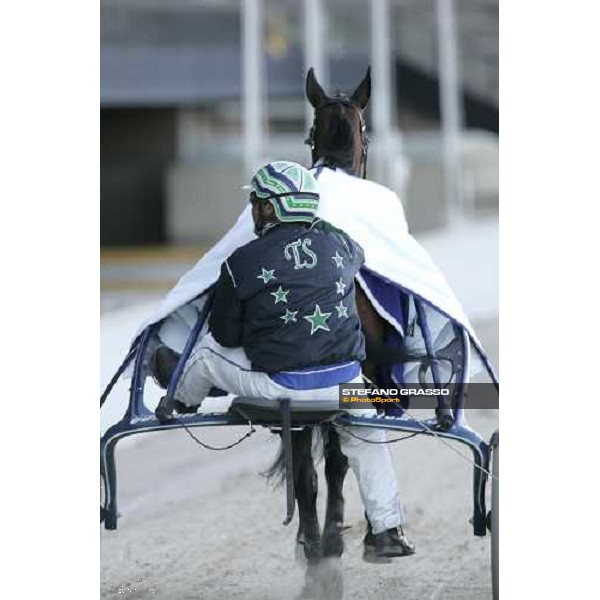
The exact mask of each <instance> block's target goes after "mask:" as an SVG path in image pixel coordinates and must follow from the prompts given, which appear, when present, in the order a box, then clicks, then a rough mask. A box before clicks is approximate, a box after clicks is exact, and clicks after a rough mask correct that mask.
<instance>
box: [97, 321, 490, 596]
mask: <svg viewBox="0 0 600 600" xmlns="http://www.w3.org/2000/svg"><path fill="white" fill-rule="evenodd" d="M497 327H498V323H497V321H494V322H490V323H487V324H484V325H480V326H479V327H477V328H476V329H477V331H478V333H479V335H480V338H481V340H482V342H483V344H484V345H485V346H486V347H487V348H488V349H489V350H490V351H491V358H492V361H493V362H494V364H495V365H497V364H498V361H497V347H498V338H497ZM468 419H469V422H470V424H471V425H472V426H473V427H474V428H475V429H476V430H478V431H479V432H480V433H481V434H482V435H483V436H484V437H485V438H489V436H490V435H491V433H492V432H493V431H494V430H495V429H496V428H497V426H498V412H497V411H482V410H470V411H469V413H468ZM196 431H200V433H199V436H200V437H201V438H202V439H203V440H204V441H207V442H208V443H213V444H224V443H228V442H231V441H233V440H235V439H237V438H238V437H239V436H240V435H242V434H243V432H244V430H243V429H241V428H219V429H214V430H208V429H207V430H196ZM390 435H391V436H392V435H393V434H392V433H391V434H390ZM139 439H140V441H139V442H137V443H133V444H128V443H127V441H125V442H123V443H122V444H121V445H120V446H119V449H118V450H117V460H118V465H119V473H118V475H119V510H120V513H121V514H122V518H121V519H120V520H119V529H118V530H117V531H106V530H104V529H103V530H102V534H101V544H102V548H101V560H102V573H101V582H102V598H106V599H108V598H123V597H130V598H146V597H153V598H161V599H167V600H235V599H238V598H239V599H244V600H284V599H288V598H290V599H291V598H295V597H296V596H297V594H298V593H299V592H300V590H301V588H302V584H303V581H304V567H303V566H301V565H298V564H296V562H295V560H294V537H295V532H296V527H297V516H296V517H295V519H294V521H293V522H292V524H291V525H290V526H288V527H283V526H282V525H281V522H282V520H283V518H284V511H285V499H284V494H283V491H282V490H281V489H276V490H273V489H271V488H270V487H269V486H268V485H267V483H266V482H265V480H264V479H263V478H262V477H260V476H259V472H260V471H262V470H263V469H264V468H265V467H266V466H267V465H268V464H269V463H270V461H271V460H272V458H273V456H274V454H275V453H276V450H277V444H278V440H277V438H276V437H275V436H271V435H270V434H269V433H268V432H266V431H263V430H260V431H259V432H258V433H257V434H255V435H254V436H253V437H252V438H251V439H249V440H247V441H246V442H244V443H243V444H242V445H241V446H239V447H236V448H234V449H232V450H229V451H226V452H210V451H208V450H204V449H202V448H199V447H198V446H196V445H195V444H194V442H193V441H192V440H191V439H190V438H189V437H188V436H187V434H186V433H185V432H184V431H182V430H177V431H173V432H165V433H154V434H149V435H147V436H145V437H143V438H142V437H141V436H140V437H139ZM454 447H456V448H457V449H458V450H460V451H461V452H462V453H463V454H465V455H466V456H468V455H469V454H468V449H467V448H466V447H464V446H461V445H457V444H454ZM391 451H392V453H393V457H394V463H395V465H396V471H397V475H398V479H399V482H400V486H401V496H402V499H403V501H404V504H405V509H406V513H407V518H408V524H407V527H406V531H407V534H408V536H409V537H410V539H411V540H412V541H414V542H415V543H416V544H417V554H415V555H414V556H412V557H408V558H402V559H396V560H395V561H393V562H392V563H391V564H385V565H373V564H368V563H365V562H363V561H362V558H361V555H362V536H363V535H364V519H363V508H362V505H361V501H360V496H359V493H358V488H357V485H356V480H355V479H354V476H353V475H352V474H349V475H348V477H347V479H346V484H345V497H346V523H347V524H348V525H349V526H350V529H348V531H347V532H346V534H345V543H346V551H345V554H344V556H343V558H342V562H341V569H342V572H343V578H344V589H345V594H344V598H345V600H355V599H356V600H358V599H360V600H370V599H377V600H391V599H394V600H395V599H402V600H417V599H418V600H423V599H425V600H440V599H445V600H483V599H488V598H491V582H490V568H489V564H490V540H489V537H485V538H477V537H475V536H473V534H472V529H471V526H470V524H469V518H470V516H471V512H472V494H471V487H472V467H470V466H469V465H468V464H467V463H466V462H465V461H463V460H461V459H460V458H459V457H458V456H456V454H455V453H454V452H452V451H451V450H450V449H448V448H447V447H445V446H443V445H442V444H441V443H440V442H439V441H437V440H435V439H433V438H425V437H421V436H418V437H416V438H413V439H410V440H407V441H404V442H401V443H399V444H395V445H392V446H391ZM319 470H320V471H321V472H322V467H320V468H319ZM320 477H321V479H320V482H319V484H320V489H321V490H322V491H323V492H324V491H325V489H326V488H325V483H324V480H323V478H322V473H320ZM488 487H489V486H488ZM319 505H320V514H321V515H323V514H324V493H322V494H320V498H319Z"/></svg>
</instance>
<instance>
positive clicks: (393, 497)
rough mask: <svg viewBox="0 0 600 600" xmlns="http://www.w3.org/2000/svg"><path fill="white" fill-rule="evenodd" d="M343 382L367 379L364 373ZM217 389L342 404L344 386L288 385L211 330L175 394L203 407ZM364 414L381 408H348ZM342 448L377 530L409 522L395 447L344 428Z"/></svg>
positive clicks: (382, 436)
mask: <svg viewBox="0 0 600 600" xmlns="http://www.w3.org/2000/svg"><path fill="white" fill-rule="evenodd" d="M342 383H362V378H361V377H358V378H356V379H355V380H353V381H348V382H342ZM211 387H218V388H220V389H222V390H225V391H227V392H229V393H231V394H233V395H236V396H250V397H256V398H273V399H276V398H290V399H291V400H302V399H305V400H327V399H330V400H331V402H332V404H333V405H334V406H337V405H338V402H339V398H338V386H337V385H335V386H333V387H326V388H320V389H311V390H296V389H289V388H286V387H284V386H282V385H280V384H278V383H276V382H275V381H273V380H272V379H271V378H270V377H269V375H267V374H266V373H261V372H258V371H252V369H251V364H250V361H249V360H248V357H247V356H246V353H245V352H244V350H243V348H225V347H223V346H221V345H220V344H219V343H218V342H216V341H215V339H214V338H213V337H212V335H211V334H210V333H209V334H207V335H206V336H204V338H203V339H202V340H201V341H200V342H199V343H198V344H196V347H195V348H194V350H193V351H192V354H191V356H190V358H189V359H188V361H187V363H186V365H185V369H184V371H183V374H182V376H181V379H180V380H179V384H178V386H177V390H176V392H175V398H176V399H177V400H179V401H180V402H183V403H184V404H186V405H188V406H198V405H199V404H200V403H201V402H202V400H203V399H204V398H205V397H206V395H207V394H208V392H209V390H210V388H211ZM347 412H348V413H350V414H352V413H355V414H358V415H362V416H370V415H374V414H376V411H375V409H348V410H347ZM351 430H352V433H353V434H355V435H357V436H359V437H362V438H365V439H368V440H369V441H374V442H383V441H385V440H386V433H385V431H384V430H382V429H373V428H369V427H352V428H351ZM338 432H339V436H340V445H341V449H342V452H343V453H344V454H345V455H346V456H347V457H348V463H349V465H350V468H351V469H352V470H353V471H354V474H355V476H356V479H357V481H358V486H359V488H360V494H361V497H362V500H363V503H364V505H365V510H366V513H367V515H368V517H369V520H370V522H371V525H372V526H373V532H374V533H381V532H382V531H385V530H386V529H391V528H392V527H397V526H398V525H400V524H402V523H403V522H404V515H403V511H402V507H401V505H400V502H399V500H398V489H397V483H396V473H395V471H394V467H393V464H392V459H391V456H390V452H389V448H388V447H387V446H386V445H385V444H367V443H365V442H363V441H361V440H358V439H356V438H355V437H352V436H351V435H350V434H349V433H348V432H347V431H345V430H342V429H339V430H338Z"/></svg>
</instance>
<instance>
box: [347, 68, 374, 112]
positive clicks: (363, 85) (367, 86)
mask: <svg viewBox="0 0 600 600" xmlns="http://www.w3.org/2000/svg"><path fill="white" fill-rule="evenodd" d="M369 98H371V67H369V68H368V69H367V74H366V75H365V77H364V79H363V80H362V81H361V82H360V83H359V84H358V87H357V88H356V89H355V90H354V93H353V94H352V97H351V98H350V99H351V100H352V102H355V103H356V104H358V106H360V108H361V110H363V109H364V108H365V106H367V104H368V103H369Z"/></svg>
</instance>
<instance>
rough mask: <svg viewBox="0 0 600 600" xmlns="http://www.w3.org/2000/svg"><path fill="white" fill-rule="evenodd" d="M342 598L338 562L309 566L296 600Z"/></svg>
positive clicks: (340, 572) (342, 586)
mask: <svg viewBox="0 0 600 600" xmlns="http://www.w3.org/2000/svg"><path fill="white" fill-rule="evenodd" d="M343 596H344V581H343V577H342V570H341V568H340V561H339V560H336V559H327V560H323V561H321V562H319V563H316V564H309V566H308V568H307V569H306V575H305V581H304V587H303V588H302V591H301V592H300V595H299V596H298V597H297V598H298V600H342V598H343Z"/></svg>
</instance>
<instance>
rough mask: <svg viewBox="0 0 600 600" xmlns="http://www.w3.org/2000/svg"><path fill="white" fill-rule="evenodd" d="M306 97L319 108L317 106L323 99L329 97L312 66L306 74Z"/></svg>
mask: <svg viewBox="0 0 600 600" xmlns="http://www.w3.org/2000/svg"><path fill="white" fill-rule="evenodd" d="M306 97H307V98H308V101H309V102H310V103H311V104H312V105H313V106H314V107H315V108H317V106H319V105H320V104H321V103H322V102H323V100H325V99H326V98H327V94H326V93H325V92H324V91H323V88H322V87H321V86H320V85H319V82H318V81H317V77H316V76H315V70H314V69H313V68H312V67H311V68H310V69H309V70H308V73H307V74H306Z"/></svg>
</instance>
